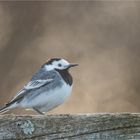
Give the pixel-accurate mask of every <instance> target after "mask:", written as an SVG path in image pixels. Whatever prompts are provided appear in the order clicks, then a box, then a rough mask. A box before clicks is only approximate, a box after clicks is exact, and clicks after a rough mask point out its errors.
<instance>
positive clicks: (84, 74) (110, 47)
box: [0, 1, 140, 114]
mask: <svg viewBox="0 0 140 140" xmlns="http://www.w3.org/2000/svg"><path fill="white" fill-rule="evenodd" d="M50 57H63V58H65V59H67V60H69V61H70V62H75V63H79V67H77V68H75V69H72V70H71V73H72V75H73V77H74V89H73V94H72V96H71V98H70V99H69V100H68V101H67V102H66V103H65V104H63V105H61V106H60V107H58V108H56V109H55V110H53V111H51V112H50V113H87V112H88V113H92V112H122V111H123V112H127V111H130V112H139V111H140V101H139V100H140V74H139V73H140V2H138V1H137V2H136V1H132V2H131V1H123V2H121V1H118V2H117V1H112V2H111V1H104V2H103V1H102V2H94V1H85V2H84V1H83V2H78V1H77V2H76V1H73V2H72V1H65V2H62V1H55V2H49V1H48V2H0V105H2V104H4V103H5V102H7V101H9V100H10V99H11V97H12V96H13V95H15V93H16V92H17V91H18V90H20V88H22V87H23V86H24V84H25V83H26V82H27V81H28V80H29V79H30V78H31V76H32V74H33V73H34V72H35V71H36V70H37V69H38V68H39V67H40V65H41V64H42V63H44V62H45V61H46V60H47V59H48V58H50ZM13 112H16V113H18V114H19V113H23V112H24V110H21V109H20V110H15V111H13ZM24 113H26V114H27V113H32V114H33V113H34V112H31V111H26V112H24Z"/></svg>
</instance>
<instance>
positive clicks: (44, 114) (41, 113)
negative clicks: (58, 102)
mask: <svg viewBox="0 0 140 140" xmlns="http://www.w3.org/2000/svg"><path fill="white" fill-rule="evenodd" d="M33 109H34V110H35V111H36V112H37V113H39V114H40V115H45V114H44V113H42V112H41V111H39V110H38V109H37V108H35V107H33Z"/></svg>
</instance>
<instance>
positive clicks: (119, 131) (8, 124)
mask: <svg viewBox="0 0 140 140" xmlns="http://www.w3.org/2000/svg"><path fill="white" fill-rule="evenodd" d="M11 139H12V140H22V139H23V140H25V139H26V140H52V139H53V140H54V139H76V140H81V139H83V140H86V139H87V140H89V139H93V140H129V139H131V140H138V139H140V114H138V113H135V114H134V113H133V114H132V113H121V114H119V113H117V114H116V113H115V114H76V115H69V114H64V115H46V116H38V115H37V116H16V115H1V116H0V140H11Z"/></svg>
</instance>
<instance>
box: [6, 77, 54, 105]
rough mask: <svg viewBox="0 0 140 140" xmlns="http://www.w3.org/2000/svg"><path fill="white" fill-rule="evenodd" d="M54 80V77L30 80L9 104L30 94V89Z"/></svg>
mask: <svg viewBox="0 0 140 140" xmlns="http://www.w3.org/2000/svg"><path fill="white" fill-rule="evenodd" d="M52 81H53V79H47V80H33V81H30V82H29V83H28V84H27V85H25V86H24V88H23V89H21V90H20V91H19V92H18V93H17V94H16V96H15V97H14V98H13V99H12V100H11V101H10V102H9V103H8V104H7V105H10V104H12V103H15V102H20V101H21V100H22V99H23V97H24V95H26V94H28V91H30V90H33V89H37V88H40V87H42V86H44V85H47V84H49V83H51V82H52Z"/></svg>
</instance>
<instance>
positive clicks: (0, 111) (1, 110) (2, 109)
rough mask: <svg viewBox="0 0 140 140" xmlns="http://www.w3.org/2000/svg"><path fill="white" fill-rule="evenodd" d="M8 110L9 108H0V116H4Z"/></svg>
mask: <svg viewBox="0 0 140 140" xmlns="http://www.w3.org/2000/svg"><path fill="white" fill-rule="evenodd" d="M9 110H10V108H9V106H7V105H5V106H3V107H2V108H0V114H4V113H6V112H7V111H9Z"/></svg>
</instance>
